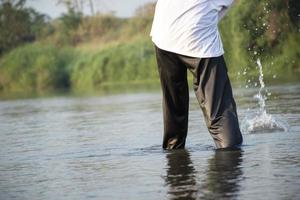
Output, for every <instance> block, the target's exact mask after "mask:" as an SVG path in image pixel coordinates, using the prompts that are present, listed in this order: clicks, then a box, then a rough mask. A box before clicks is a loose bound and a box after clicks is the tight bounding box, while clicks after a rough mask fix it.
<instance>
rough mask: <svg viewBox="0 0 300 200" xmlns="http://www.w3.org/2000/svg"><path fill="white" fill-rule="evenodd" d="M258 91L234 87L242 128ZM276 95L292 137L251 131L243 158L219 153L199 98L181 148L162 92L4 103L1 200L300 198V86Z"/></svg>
mask: <svg viewBox="0 0 300 200" xmlns="http://www.w3.org/2000/svg"><path fill="white" fill-rule="evenodd" d="M257 91H258V88H248V89H243V88H235V89H234V94H235V97H236V101H237V105H238V113H239V118H240V122H241V123H242V122H243V121H245V120H243V119H244V118H245V117H246V116H247V114H248V113H249V112H253V111H254V110H255V109H257V102H256V101H255V99H254V98H253V96H254V95H255V94H257ZM268 91H270V92H271V93H272V95H271V96H269V97H268V100H267V101H266V109H267V112H268V113H269V114H271V115H272V116H273V117H274V118H276V119H278V120H281V121H284V122H285V124H286V126H288V127H286V128H287V130H286V132H284V131H278V130H277V131H276V130H275V131H266V132H264V131H263V130H260V131H256V132H255V133H248V132H245V133H244V145H243V146H242V150H241V151H215V149H214V144H213V141H212V139H211V138H210V136H209V134H208V132H207V129H206V127H205V124H204V118H203V116H202V113H201V111H200V109H199V106H198V103H197V101H196V99H195V97H194V94H193V93H192V92H191V94H190V95H191V102H190V121H189V122H190V123H189V134H188V139H187V144H186V149H185V150H177V151H163V150H162V149H161V142H162V129H163V127H162V112H161V93H160V91H159V90H157V91H153V92H137V93H127V94H126V93H125V94H114V95H106V96H89V97H74V96H60V97H51V98H33V99H25V100H24V99H23V100H5V101H4V100H3V101H0V128H1V129H0V137H1V140H0V199H1V200H7V199H22V200H26V199H28V200H32V199H72V200H77V199H78V200H82V199H143V200H146V199H249V200H250V199H251V200H252V199H272V200H273V199H289V200H290V199H300V153H299V152H300V84H288V85H281V86H271V87H268ZM241 125H242V124H241Z"/></svg>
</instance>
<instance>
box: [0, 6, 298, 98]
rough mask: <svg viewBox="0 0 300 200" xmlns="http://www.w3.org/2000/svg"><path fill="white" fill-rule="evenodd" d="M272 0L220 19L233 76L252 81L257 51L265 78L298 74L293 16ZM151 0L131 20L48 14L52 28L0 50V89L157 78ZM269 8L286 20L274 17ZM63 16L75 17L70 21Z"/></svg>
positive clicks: (47, 89)
mask: <svg viewBox="0 0 300 200" xmlns="http://www.w3.org/2000/svg"><path fill="white" fill-rule="evenodd" d="M273 4H274V5H275V3H270V4H267V3H266V2H265V1H259V2H256V3H253V2H249V1H241V2H240V3H239V4H237V5H236V6H235V7H234V8H233V9H232V11H231V12H230V13H229V15H228V16H227V17H226V18H225V19H224V20H223V21H222V22H221V23H220V31H221V35H222V39H223V42H224V48H225V58H226V62H227V65H228V72H229V75H230V77H231V80H232V81H233V82H240V83H243V84H244V85H249V87H251V86H252V85H251V83H252V84H255V80H256V78H257V65H256V60H257V59H258V58H260V59H261V60H262V64H263V66H264V76H265V79H266V80H267V81H268V80H270V81H275V82H278V81H283V82H284V81H286V80H288V81H291V80H293V81H300V79H299V77H300V48H299V45H298V44H299V43H300V35H299V33H298V29H297V26H298V25H297V21H296V22H294V21H293V20H292V18H291V16H292V15H291V14H290V13H287V12H289V10H287V8H285V7H284V6H285V5H281V10H278V8H277V7H274V5H273ZM153 6H154V5H152V4H149V5H147V6H145V7H144V8H143V9H140V10H138V11H137V13H136V16H135V17H133V18H130V19H120V18H117V17H115V16H113V15H97V16H85V17H81V16H80V15H78V16H77V15H76V13H70V14H69V15H65V16H64V17H62V18H61V19H57V20H53V21H52V22H51V23H50V24H48V26H47V28H48V29H49V30H52V31H49V32H48V33H47V34H46V35H45V36H43V37H41V38H39V39H38V40H36V41H35V42H33V43H26V44H23V45H21V46H18V47H16V48H14V49H12V50H10V51H9V52H6V53H4V54H3V55H2V56H1V57H0V94H3V95H6V94H11V93H12V94H14V93H15V94H22V93H23V94H26V95H27V94H44V93H52V92H53V93H55V92H56V91H68V92H79V93H80V92H86V91H99V90H102V88H105V87H106V86H107V85H113V86H116V87H117V86H118V85H126V86H127V85H132V84H133V85H137V83H140V84H142V85H143V84H147V83H148V82H150V83H152V82H155V83H159V80H158V73H157V67H156V60H155V55H154V49H153V44H152V42H151V40H150V37H149V32H150V28H151V23H152V16H153ZM254 6H257V12H256V13H253V12H252V11H253V9H254ZM241 10H243V12H241ZM283 14H286V15H283ZM274 15H276V18H277V19H278V20H281V21H286V22H287V24H286V25H282V24H279V23H276V22H275V21H274V19H273V18H272V16H273V17H274ZM289 17H290V18H289ZM68 20H73V21H72V22H73V24H72V26H71V25H70V24H68V23H67V22H69V21H68ZM76 20H77V21H76ZM68 26H69V27H68ZM48 29H47V30H48ZM190 79H191V78H190Z"/></svg>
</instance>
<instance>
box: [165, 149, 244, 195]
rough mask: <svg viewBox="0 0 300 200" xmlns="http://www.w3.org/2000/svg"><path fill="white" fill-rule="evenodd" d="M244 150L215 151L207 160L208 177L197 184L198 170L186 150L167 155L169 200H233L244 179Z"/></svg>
mask: <svg viewBox="0 0 300 200" xmlns="http://www.w3.org/2000/svg"><path fill="white" fill-rule="evenodd" d="M242 155H243V152H242V151H241V150H226V151H215V153H214V154H213V156H212V158H210V159H208V166H207V169H206V175H205V176H206V178H205V179H204V181H202V182H200V183H197V178H196V174H197V172H196V170H195V167H194V164H193V162H192V160H191V156H190V153H189V152H188V151H187V150H176V151H171V152H168V153H167V154H166V159H167V175H166V177H165V182H166V185H167V186H168V199H170V200H184V199H188V200H193V199H199V198H200V199H234V198H235V197H237V196H238V194H239V190H240V181H241V180H242V179H243V171H242V167H241V165H242Z"/></svg>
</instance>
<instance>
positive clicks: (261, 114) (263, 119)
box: [241, 59, 288, 133]
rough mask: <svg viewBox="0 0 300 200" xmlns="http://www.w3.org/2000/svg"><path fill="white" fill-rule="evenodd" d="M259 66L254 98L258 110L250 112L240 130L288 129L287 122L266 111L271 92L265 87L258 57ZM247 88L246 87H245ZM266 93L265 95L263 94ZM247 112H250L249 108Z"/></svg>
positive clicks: (253, 131)
mask: <svg viewBox="0 0 300 200" xmlns="http://www.w3.org/2000/svg"><path fill="white" fill-rule="evenodd" d="M257 65H258V68H259V84H260V89H259V91H258V94H256V95H254V98H255V99H256V100H257V101H258V104H259V110H258V111H257V112H255V113H252V114H251V113H250V114H249V115H247V116H246V117H245V119H244V120H243V122H242V126H241V128H242V131H243V132H244V133H258V132H274V131H285V132H286V131H288V124H287V123H286V122H284V121H282V120H279V119H276V118H275V117H273V116H272V115H271V114H268V113H267V110H266V100H267V96H270V95H271V93H270V92H267V91H266V89H265V83H264V79H263V77H264V75H263V68H262V64H261V62H260V59H258V60H257ZM246 88H247V87H246ZM266 93H267V96H266V95H265V94H266ZM248 112H251V110H250V111H249V110H248Z"/></svg>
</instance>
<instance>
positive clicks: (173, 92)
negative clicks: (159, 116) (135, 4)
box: [156, 47, 243, 149]
mask: <svg viewBox="0 0 300 200" xmlns="http://www.w3.org/2000/svg"><path fill="white" fill-rule="evenodd" d="M156 58H157V64H158V70H159V75H160V81H161V87H162V92H163V117H164V138H163V148H164V149H179V148H184V146H185V140H186V136H187V131H188V112H189V88H188V81H187V69H189V70H190V71H191V72H192V74H193V76H194V91H195V94H196V97H197V99H198V102H199V104H200V107H201V109H202V111H203V114H204V117H205V121H206V125H207V127H208V130H209V132H210V134H211V136H212V137H213V139H214V142H215V144H216V146H217V148H230V147H236V146H238V145H240V144H241V143H242V141H243V138H242V135H241V132H240V128H239V123H238V116H237V112H236V104H235V101H234V98H233V95H232V88H231V84H230V81H229V78H228V75H227V67H226V64H225V61H224V58H223V56H220V57H212V58H195V57H188V56H183V55H179V54H176V53H172V52H168V51H164V50H161V49H159V48H157V47H156Z"/></svg>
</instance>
